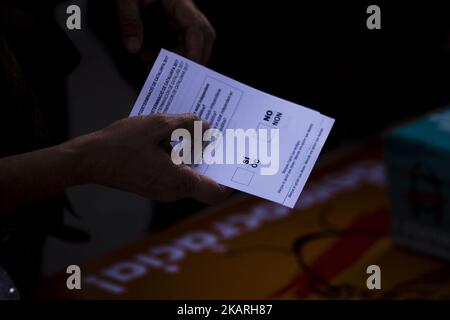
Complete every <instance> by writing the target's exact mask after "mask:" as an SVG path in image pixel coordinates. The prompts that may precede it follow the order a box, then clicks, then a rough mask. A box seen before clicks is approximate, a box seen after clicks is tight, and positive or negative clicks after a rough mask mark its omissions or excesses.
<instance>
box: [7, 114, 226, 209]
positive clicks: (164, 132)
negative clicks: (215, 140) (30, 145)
mask: <svg viewBox="0 0 450 320" xmlns="http://www.w3.org/2000/svg"><path fill="white" fill-rule="evenodd" d="M194 120H199V119H198V118H197V117H195V116H193V115H178V116H175V115H154V116H144V117H132V118H127V119H123V120H120V121H118V122H116V123H114V124H113V125H111V126H110V127H108V128H105V129H103V130H100V131H96V132H94V133H91V134H88V135H85V136H81V137H79V138H76V139H73V140H70V141H68V142H66V143H63V144H61V145H57V146H55V147H51V148H46V149H41V150H38V151H34V152H29V153H25V154H20V155H16V156H11V157H6V158H0V217H2V216H5V215H7V214H9V213H11V212H13V211H14V210H15V209H17V208H19V207H22V206H24V205H27V204H30V203H33V202H35V201H37V200H39V199H43V198H46V197H48V196H50V195H52V194H55V193H57V192H60V191H62V190H64V189H65V188H68V187H71V186H74V185H79V184H87V183H95V184H101V185H105V186H109V187H113V188H118V189H122V190H125V191H129V192H133V193H136V194H139V195H141V196H144V197H147V198H149V199H152V200H161V201H172V200H177V199H181V198H186V197H192V198H195V199H197V200H200V201H203V202H207V203H212V202H215V201H218V200H220V199H221V198H222V197H224V196H226V195H227V193H228V192H227V190H226V188H225V187H223V186H220V185H219V184H217V183H216V182H214V181H212V180H211V179H209V178H207V177H204V176H201V175H199V174H198V173H196V172H195V171H194V170H192V169H191V168H190V167H188V166H185V165H175V164H174V163H173V162H172V160H171V158H170V155H169V154H168V152H167V149H166V148H165V147H164V145H167V143H168V142H169V141H170V140H169V139H170V135H171V133H172V131H173V130H174V129H176V128H180V127H185V128H186V127H190V126H192V123H193V121H194Z"/></svg>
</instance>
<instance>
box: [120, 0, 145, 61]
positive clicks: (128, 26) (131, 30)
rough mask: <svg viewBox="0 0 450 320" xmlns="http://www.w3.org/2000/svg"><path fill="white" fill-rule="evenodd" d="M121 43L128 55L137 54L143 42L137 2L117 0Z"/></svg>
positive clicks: (142, 29)
mask: <svg viewBox="0 0 450 320" xmlns="http://www.w3.org/2000/svg"><path fill="white" fill-rule="evenodd" d="M117 10H118V15H119V26H120V33H121V36H122V42H123V44H124V46H125V48H126V49H127V51H128V52H130V53H137V52H138V51H139V50H140V49H141V47H142V42H143V32H144V27H143V25H142V20H141V16H140V11H139V0H117Z"/></svg>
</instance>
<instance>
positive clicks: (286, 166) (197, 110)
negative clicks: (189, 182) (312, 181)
mask: <svg viewBox="0 0 450 320" xmlns="http://www.w3.org/2000/svg"><path fill="white" fill-rule="evenodd" d="M157 113H169V114H182V113H194V114H196V115H197V116H198V117H199V118H201V119H202V120H205V121H207V122H208V123H209V126H210V127H211V128H216V129H219V130H220V131H221V132H224V131H228V130H229V129H235V130H237V129H243V130H247V129H254V130H255V131H256V132H259V130H260V129H265V130H267V131H269V133H268V134H267V135H263V136H260V137H258V139H259V141H258V142H259V144H258V146H259V147H260V146H261V144H264V148H263V149H264V150H266V152H267V150H269V151H271V152H277V157H272V160H274V161H276V162H277V163H275V164H274V163H270V164H268V163H263V162H261V161H260V159H258V154H257V155H256V156H254V155H243V156H242V157H241V158H239V157H237V158H236V161H235V162H234V163H228V162H227V163H226V164H207V163H202V164H199V165H197V166H195V167H194V169H195V170H197V171H198V172H199V173H201V174H203V175H205V176H208V177H209V178H211V179H213V180H215V181H217V182H218V183H220V184H222V185H225V186H228V187H231V188H234V189H237V190H240V191H243V192H246V193H250V194H253V195H255V196H258V197H262V198H265V199H268V200H271V201H275V202H277V203H280V204H283V205H285V206H288V207H290V208H293V207H294V206H295V205H296V203H297V201H298V200H299V196H300V193H301V191H302V190H303V187H304V186H305V183H306V180H307V179H308V176H309V174H310V173H311V170H312V168H313V166H314V164H315V162H316V160H317V157H318V155H319V153H320V151H321V149H322V147H323V145H324V143H325V140H326V139H327V137H328V134H329V133H330V130H331V128H332V126H333V123H334V119H332V118H329V117H327V116H325V115H322V114H321V113H320V112H317V111H315V110H312V109H309V108H306V107H303V106H300V105H298V104H295V103H292V102H289V101H286V100H283V99H280V98H277V97H275V96H272V95H270V94H267V93H264V92H262V91H259V90H256V89H254V88H251V87H249V86H247V85H245V84H242V83H240V82H238V81H235V80H233V79H230V78H228V77H226V76H224V75H221V74H219V73H217V72H215V71H212V70H210V69H208V68H206V67H204V66H201V65H199V64H197V63H195V62H193V61H190V60H188V59H186V58H184V57H181V56H179V55H177V54H175V53H172V52H170V51H167V50H165V49H162V50H161V51H160V53H159V55H158V58H157V59H156V62H155V64H154V65H153V68H152V70H151V71H150V73H149V75H148V77H147V80H146V82H145V84H144V87H143V88H142V90H141V92H140V94H139V96H138V98H137V100H136V103H135V105H134V107H133V109H132V111H131V114H130V116H138V115H149V114H157ZM272 129H276V130H278V136H277V138H278V139H276V141H271V139H270V137H271V134H270V130H272ZM241 131H242V130H241ZM275 142H279V143H276V145H275ZM266 156H267V155H266ZM252 157H253V158H252ZM267 165H271V166H274V167H275V168H276V169H277V171H276V173H275V174H270V175H264V174H261V171H260V169H261V167H262V166H267Z"/></svg>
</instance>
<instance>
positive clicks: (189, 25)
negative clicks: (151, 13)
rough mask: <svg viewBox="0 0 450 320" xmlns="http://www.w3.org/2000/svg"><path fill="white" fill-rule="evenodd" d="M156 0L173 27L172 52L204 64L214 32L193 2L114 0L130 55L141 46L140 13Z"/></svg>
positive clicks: (209, 53) (175, 0)
mask: <svg viewBox="0 0 450 320" xmlns="http://www.w3.org/2000/svg"><path fill="white" fill-rule="evenodd" d="M155 1H159V2H160V3H161V5H162V8H163V9H164V11H165V13H166V15H167V17H168V19H169V23H170V24H171V26H172V27H173V29H174V31H175V33H176V37H177V41H176V42H177V46H176V48H175V52H177V53H179V54H181V55H183V56H185V57H186V58H188V59H191V60H193V61H196V62H198V63H202V64H205V63H207V61H208V60H209V57H210V55H211V50H212V46H213V43H214V40H215V37H216V35H215V31H214V29H213V27H212V26H211V24H210V23H209V21H208V19H207V18H206V17H205V16H204V15H203V14H202V13H201V12H200V10H199V9H198V8H197V7H196V6H195V4H194V3H193V1H192V0H116V3H117V10H118V15H119V25H120V31H121V36H122V41H123V44H124V46H125V48H126V49H127V51H128V52H130V53H133V54H135V53H138V52H139V51H140V50H141V49H142V46H143V39H144V32H145V30H144V24H143V21H142V18H141V10H142V9H143V8H144V7H145V6H147V5H149V4H151V3H153V2H155Z"/></svg>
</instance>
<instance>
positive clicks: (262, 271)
mask: <svg viewBox="0 0 450 320" xmlns="http://www.w3.org/2000/svg"><path fill="white" fill-rule="evenodd" d="M385 183H386V182H385V179H384V167H383V162H382V156H381V147H380V143H379V142H377V141H375V142H373V141H372V142H367V143H364V144H361V145H359V146H356V147H352V148H349V149H347V150H341V151H337V152H334V153H332V154H329V155H326V156H325V157H322V158H321V160H320V162H319V165H318V166H317V167H316V168H315V169H314V170H313V174H312V176H311V178H310V180H309V181H308V183H307V184H306V188H305V190H304V191H303V193H302V195H301V196H300V200H301V201H300V203H299V207H298V208H295V209H292V210H291V209H289V208H286V207H283V206H281V205H278V204H274V203H271V202H268V201H266V200H263V199H259V198H255V197H252V196H247V195H240V196H238V197H237V198H233V199H230V200H229V201H228V202H226V203H224V204H221V205H217V206H213V207H211V208H210V209H208V210H206V211H205V212H202V213H201V214H198V215H196V216H195V217H193V218H190V219H188V220H185V221H183V222H181V223H179V224H177V225H175V226H173V227H171V228H169V229H167V230H165V231H163V232H159V233H156V234H153V235H149V236H148V237H146V238H144V239H142V240H141V241H139V242H137V243H134V244H132V245H130V246H128V247H125V248H121V249H118V250H116V251H114V252H111V253H110V254H107V255H105V256H102V257H98V258H97V259H96V260H94V261H91V262H89V263H86V264H85V265H82V266H81V270H82V275H83V279H84V281H85V282H84V283H83V288H82V290H68V289H67V288H66V278H67V275H65V274H61V275H57V276H54V277H52V278H50V279H48V280H47V281H46V282H45V286H43V288H44V289H42V290H40V291H39V292H38V294H37V296H38V297H40V298H55V297H57V298H67V299H80V298H81V299H95V298H102V299H151V298H159V299H164V298H170V299H266V298H273V299H305V298H308V299H323V298H333V299H336V298H337V299H377V298H384V299H399V298H400V299H403V298H447V299H448V298H450V266H449V265H448V263H445V262H444V261H440V260H437V259H434V258H432V257H429V256H426V255H422V254H417V253H414V252H412V251H409V250H407V249H403V248H399V247H396V246H394V245H393V244H392V243H391V240H390V221H389V216H390V212H389V202H388V198H387V194H386V189H385ZM167 214H176V212H171V213H167ZM373 264H374V265H378V266H379V267H380V269H381V286H382V289H381V290H369V289H368V288H367V285H366V281H367V278H368V276H369V275H368V274H367V273H366V269H367V267H368V266H369V265H373Z"/></svg>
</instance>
